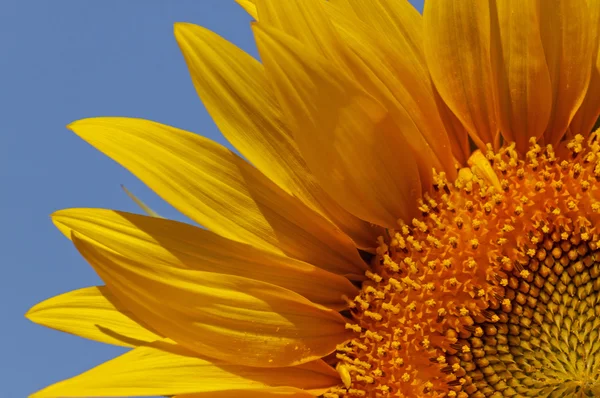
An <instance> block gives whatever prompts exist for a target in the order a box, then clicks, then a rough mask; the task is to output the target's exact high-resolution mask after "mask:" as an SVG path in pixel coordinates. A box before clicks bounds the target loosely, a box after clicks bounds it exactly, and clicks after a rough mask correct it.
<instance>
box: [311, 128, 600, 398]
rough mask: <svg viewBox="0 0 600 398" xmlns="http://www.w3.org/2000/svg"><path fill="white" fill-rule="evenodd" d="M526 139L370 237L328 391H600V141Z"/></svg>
mask: <svg viewBox="0 0 600 398" xmlns="http://www.w3.org/2000/svg"><path fill="white" fill-rule="evenodd" d="M530 144H531V146H530V149H529V151H528V152H527V154H526V155H525V156H522V157H519V155H518V153H517V152H516V149H515V146H514V145H513V144H511V145H508V146H505V147H503V149H501V150H500V151H499V152H497V153H495V152H493V151H492V149H491V146H488V150H487V151H486V152H485V154H484V153H483V152H480V151H477V152H475V153H474V154H473V156H472V157H471V158H470V159H469V162H468V163H469V168H465V169H461V170H460V171H459V173H458V178H457V180H456V181H455V182H450V181H448V180H447V179H446V176H445V174H444V173H439V174H436V175H435V176H434V185H433V190H432V192H431V193H429V194H427V195H426V196H425V197H424V198H423V200H422V201H421V202H420V204H419V210H420V211H421V214H422V216H421V217H419V218H416V219H414V220H405V221H406V222H403V221H400V222H399V224H398V228H397V229H395V230H388V231H387V233H386V236H382V237H380V238H379V239H378V247H377V249H376V251H375V258H374V260H373V263H372V264H373V267H372V269H371V271H367V272H366V273H365V276H366V278H367V280H366V282H364V283H363V287H362V288H361V291H360V293H359V294H358V295H357V296H356V297H355V298H353V299H352V300H351V299H349V298H345V301H346V302H347V303H348V306H349V311H350V313H351V317H352V321H349V322H348V323H347V324H346V328H347V329H348V330H351V331H353V332H354V334H355V337H354V338H353V339H351V340H350V341H348V342H346V343H344V344H341V345H340V346H338V348H337V354H336V355H335V358H334V361H337V367H336V369H337V371H338V373H339V374H340V379H341V384H340V385H339V386H338V387H335V388H333V389H331V390H330V391H328V392H327V393H326V394H324V395H323V396H324V397H326V398H329V397H386V396H389V397H460V398H470V397H475V398H480V397H481V398H483V397H493V398H496V397H540V398H549V397H600V143H599V142H598V136H597V134H596V133H594V134H592V135H591V136H590V137H589V138H587V139H584V137H582V136H576V137H575V138H574V139H573V140H571V141H570V142H569V143H568V144H567V145H566V148H565V147H562V148H561V149H560V150H556V151H555V150H554V148H553V147H552V146H549V145H547V146H542V145H539V144H537V143H536V141H535V140H532V141H530ZM569 151H570V152H569Z"/></svg>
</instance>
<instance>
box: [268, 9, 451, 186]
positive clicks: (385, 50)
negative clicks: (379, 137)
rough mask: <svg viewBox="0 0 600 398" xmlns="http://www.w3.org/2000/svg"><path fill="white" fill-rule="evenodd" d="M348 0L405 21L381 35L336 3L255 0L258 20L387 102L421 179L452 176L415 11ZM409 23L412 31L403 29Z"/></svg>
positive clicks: (384, 102) (406, 28)
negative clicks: (441, 174) (394, 30)
mask: <svg viewBox="0 0 600 398" xmlns="http://www.w3.org/2000/svg"><path fill="white" fill-rule="evenodd" d="M351 4H352V6H353V7H356V8H357V10H356V11H357V13H360V12H365V13H367V9H368V10H370V11H368V12H370V13H371V14H374V13H376V12H377V11H380V12H381V14H384V15H386V16H387V15H388V14H387V13H386V11H392V12H393V11H396V12H395V15H398V16H399V17H400V19H401V21H400V22H399V23H400V24H402V23H405V22H406V24H405V25H406V26H400V27H398V29H397V31H398V34H397V36H393V37H391V38H390V40H386V38H387V37H388V36H390V34H389V32H388V34H387V35H385V36H382V35H377V34H373V29H370V26H368V25H366V24H364V23H363V22H362V21H361V20H360V19H357V18H352V17H350V16H347V14H348V13H345V14H346V16H345V15H344V13H343V12H340V9H339V8H340V7H332V6H331V5H330V4H328V3H327V2H323V1H321V0H310V1H306V0H304V1H299V0H290V1H272V0H257V9H258V14H259V17H260V22H261V24H264V25H269V26H270V27H272V28H274V29H277V30H281V31H283V32H285V33H286V34H288V35H290V36H292V37H294V38H295V39H298V40H299V41H300V42H301V43H302V44H303V45H304V46H305V47H306V48H309V49H311V50H314V51H315V52H317V53H319V54H320V55H322V56H323V57H324V58H326V59H328V60H329V61H330V63H331V64H332V65H333V66H335V67H337V68H338V69H339V71H338V73H347V74H349V75H350V76H351V79H352V80H353V81H354V82H356V83H358V84H360V85H361V86H362V87H363V88H364V89H365V90H366V91H367V92H368V93H370V94H372V95H373V96H375V97H376V98H377V99H378V100H379V101H381V102H382V103H383V105H384V106H386V107H387V108H388V110H389V111H390V113H391V114H392V115H393V117H394V118H395V119H396V121H397V124H398V125H399V126H401V127H402V128H401V129H400V133H402V134H403V135H404V137H405V139H406V142H407V143H408V145H410V147H411V149H412V150H413V153H414V154H415V158H416V160H417V162H418V165H419V170H420V175H421V181H422V183H423V185H431V182H432V168H436V169H437V170H438V171H445V172H447V174H448V175H449V177H453V175H454V173H455V168H454V161H453V159H452V156H451V154H450V150H449V149H450V143H449V140H448V137H447V136H446V134H445V131H444V126H443V124H442V122H441V119H440V118H439V116H438V115H437V113H436V112H432V109H435V103H434V97H433V93H432V87H431V81H430V79H429V72H428V71H427V67H426V65H425V62H424V60H423V54H422V48H421V46H420V38H421V31H422V29H421V24H420V22H421V21H420V19H421V17H420V15H419V14H418V12H417V11H416V10H415V9H414V8H413V7H412V6H411V5H410V4H408V2H400V3H398V4H399V5H397V6H391V7H390V8H391V9H392V10H386V6H387V5H388V4H386V2H385V1H384V2H377V1H376V2H369V4H368V5H367V4H365V2H362V1H358V2H352V3H351ZM410 11H413V13H414V14H416V16H417V18H416V19H415V18H413V16H414V15H413V14H412V13H410ZM360 15H362V14H360ZM328 17H330V18H331V21H330V20H329V18H328ZM380 25H385V23H381V24H380ZM412 29H414V30H415V31H414V32H413V31H410V32H407V30H412ZM405 36H406V37H405ZM417 42H418V43H419V46H418V47H415V44H416V43H417ZM400 77H401V78H400Z"/></svg>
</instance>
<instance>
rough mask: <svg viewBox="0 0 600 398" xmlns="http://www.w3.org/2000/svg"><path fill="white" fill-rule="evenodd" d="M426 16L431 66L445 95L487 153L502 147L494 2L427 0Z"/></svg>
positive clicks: (435, 81) (433, 77) (426, 51)
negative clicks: (499, 144) (489, 146)
mask: <svg viewBox="0 0 600 398" xmlns="http://www.w3.org/2000/svg"><path fill="white" fill-rule="evenodd" d="M423 17H424V23H425V37H424V40H425V56H426V59H427V65H428V66H429V71H430V73H431V77H432V79H433V82H434V83H435V86H436V88H437V90H438V91H439V93H440V95H441V97H442V98H443V100H444V101H445V102H446V104H447V105H448V107H449V108H450V109H451V110H452V112H454V114H455V115H456V116H457V117H458V119H459V120H460V121H461V123H462V124H463V125H464V126H465V128H466V129H467V131H468V132H469V135H470V136H471V138H473V140H474V141H475V143H476V144H477V145H478V146H479V147H480V148H481V149H482V150H484V149H485V146H484V144H486V143H492V144H497V141H496V139H497V133H498V126H497V121H496V107H497V105H496V103H497V99H496V92H495V86H496V79H497V76H496V75H497V72H496V71H495V69H494V68H495V67H496V65H495V62H496V61H497V60H495V59H493V58H492V55H493V52H492V48H491V44H492V41H491V37H490V33H491V22H490V5H489V2H487V1H480V0H461V1H454V0H439V1H427V2H425V9H424V12H423Z"/></svg>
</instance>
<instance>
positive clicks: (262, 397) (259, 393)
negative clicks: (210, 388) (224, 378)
mask: <svg viewBox="0 0 600 398" xmlns="http://www.w3.org/2000/svg"><path fill="white" fill-rule="evenodd" d="M317 391H319V390H317ZM325 392H327V389H322V390H320V391H319V392H316V393H310V392H308V391H306V390H300V389H298V388H293V387H270V388H263V389H260V390H257V389H253V390H247V389H240V390H234V391H217V392H201V393H196V394H185V395H176V396H175V397H174V398H233V397H235V396H242V397H244V398H271V397H280V398H281V397H286V398H314V397H315V396H320V395H321V394H323V393H325Z"/></svg>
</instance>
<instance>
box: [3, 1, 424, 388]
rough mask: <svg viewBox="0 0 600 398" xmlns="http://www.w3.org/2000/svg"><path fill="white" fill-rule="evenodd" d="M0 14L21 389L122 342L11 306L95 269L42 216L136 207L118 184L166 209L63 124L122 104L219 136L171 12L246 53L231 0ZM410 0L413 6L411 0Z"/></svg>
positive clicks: (30, 5) (11, 355) (167, 211)
mask: <svg viewBox="0 0 600 398" xmlns="http://www.w3.org/2000/svg"><path fill="white" fill-rule="evenodd" d="M2 5H3V7H2V13H0V49H1V51H2V56H1V57H0V87H1V88H2V89H1V90H0V115H2V118H1V121H2V124H1V127H0V182H1V183H2V190H1V195H0V216H1V220H2V228H1V229H0V242H2V243H0V249H1V250H0V267H2V269H3V277H2V278H0V317H1V318H0V319H1V321H2V327H0V338H1V341H2V350H3V353H2V356H3V358H4V359H3V360H2V361H0V375H1V376H0V381H1V385H2V386H1V387H0V391H1V395H2V396H6V397H15V398H21V397H26V396H27V395H28V394H29V393H31V392H33V391H35V390H37V389H40V388H42V387H44V386H46V385H48V384H51V383H53V382H55V381H58V380H60V379H63V378H66V377H70V376H73V375H76V374H78V373H80V372H82V371H84V370H86V369H89V368H91V367H93V366H94V365H96V364H99V363H101V362H103V361H105V360H108V359H110V358H112V357H114V356H116V355H118V354H119V353H121V352H122V351H123V350H121V349H119V348H116V347H112V346H108V345H103V344H100V343H95V342H91V341H88V340H84V339H82V338H78V337H74V336H70V335H67V334H63V333H60V332H56V331H53V330H49V329H46V328H44V327H41V326H36V325H34V324H32V323H31V322H29V321H28V320H26V319H25V318H24V317H23V314H24V313H25V312H26V311H27V309H29V308H30V307H31V306H32V305H34V304H36V303H37V302H39V301H42V300H44V299H46V298H48V297H51V296H54V295H56V294H59V293H63V292H66V291H69V290H73V289H77V288H80V287H85V286H91V285H95V284H99V283H100V280H99V279H98V278H97V277H96V275H95V274H94V273H93V271H92V269H91V267H89V266H88V265H87V264H86V263H85V261H83V259H82V258H81V257H80V256H79V254H78V253H77V252H76V250H75V249H74V248H73V247H72V246H71V244H70V243H69V241H68V240H67V239H65V238H64V237H63V236H62V235H61V234H60V233H59V232H58V231H57V230H56V229H55V228H54V227H53V225H52V223H51V222H50V218H49V215H50V214H51V213H52V212H53V211H56V210H59V209H62V208H68V207H104V208H112V209H119V210H125V211H133V212H139V211H138V209H137V207H136V206H135V205H134V204H133V203H132V202H131V201H130V200H129V199H128V198H127V196H126V195H125V194H124V193H123V191H122V190H121V188H120V184H124V185H125V186H127V187H128V188H129V189H130V190H131V191H133V192H134V193H135V194H136V195H138V196H139V197H141V198H142V199H143V200H144V201H146V202H147V203H148V204H149V205H150V206H151V207H152V208H154V209H155V210H157V211H158V212H159V213H161V214H162V215H163V216H166V217H169V218H176V219H180V220H182V217H181V216H180V215H179V214H177V213H176V212H175V210H173V209H172V208H170V207H169V206H168V205H166V204H165V203H164V202H162V201H161V200H160V199H159V198H158V197H156V195H154V194H153V193H152V192H151V191H150V190H148V189H147V188H146V187H145V186H143V185H142V184H141V183H140V182H139V181H137V180H136V179H135V177H133V176H131V175H130V174H129V173H128V172H127V171H126V170H124V169H123V168H121V167H120V166H118V165H117V164H116V163H114V162H113V161H112V160H110V159H108V158H106V157H104V156H103V155H101V154H100V153H99V152H97V151H96V150H94V149H93V148H91V147H90V146H89V145H87V144H86V143H85V142H83V141H81V140H80V139H79V138H77V137H76V136H75V135H74V134H72V133H71V132H69V131H68V130H67V129H66V128H65V125H66V124H68V123H69V122H71V121H73V120H76V119H80V118H85V117H91V116H132V117H142V118H147V119H152V120H156V121H159V122H163V123H166V124H170V125H173V126H176V127H179V128H183V129H187V130H190V131H194V132H196V133H198V134H201V135H204V136H207V137H210V138H212V139H214V140H216V141H218V142H221V143H225V141H224V139H223V138H222V136H221V135H220V133H219V132H218V130H217V129H216V127H215V125H214V123H213V122H212V121H211V120H210V118H209V117H208V115H207V113H206V111H205V110H204V108H203V106H202V104H201V103H200V101H199V99H198V97H197V96H196V93H195V91H194V88H193V86H192V84H191V81H190V78H189V75H188V72H187V68H186V66H185V63H184V61H183V57H182V56H181V54H180V53H179V49H178V47H177V44H176V43H175V39H174V38H173V33H172V32H173V23H174V22H192V23H196V24H199V25H202V26H205V27H207V28H209V29H211V30H213V31H215V32H217V33H219V34H220V35H222V36H224V37H225V38H227V39H228V40H230V41H232V42H233V43H235V44H236V45H238V46H239V47H241V48H243V49H244V50H246V51H248V52H250V53H252V54H256V51H255V46H254V42H253V40H252V36H251V33H250V28H249V22H250V18H249V17H248V16H247V15H246V14H245V12H244V11H243V10H242V9H241V8H239V7H238V6H237V5H236V4H235V3H234V1H233V0H178V1H165V0H128V1H120V0H102V1H100V0H97V1H91V0H89V1H78V0H56V1H44V0H38V1H33V0H4V1H3V2H2ZM418 7H419V8H420V7H422V5H421V4H419V5H418Z"/></svg>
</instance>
